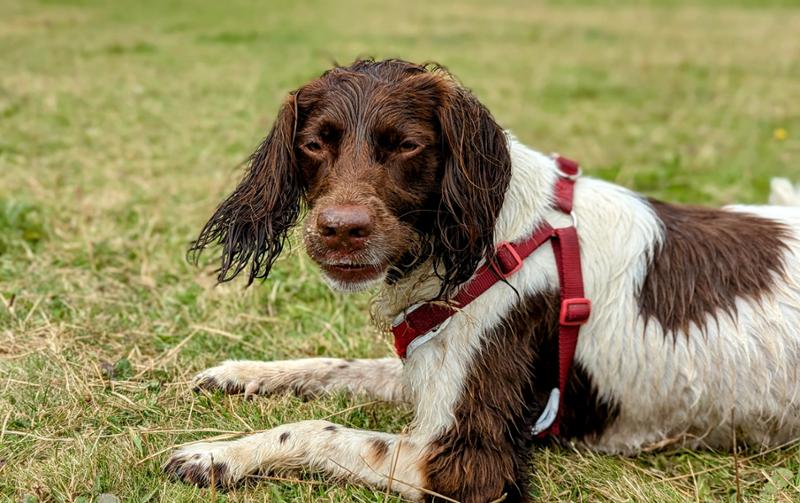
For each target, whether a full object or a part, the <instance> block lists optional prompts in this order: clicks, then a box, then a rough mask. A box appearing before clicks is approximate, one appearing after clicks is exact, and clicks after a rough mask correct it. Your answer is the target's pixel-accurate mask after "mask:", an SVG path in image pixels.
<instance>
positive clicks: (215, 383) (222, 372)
mask: <svg viewBox="0 0 800 503" xmlns="http://www.w3.org/2000/svg"><path fill="white" fill-rule="evenodd" d="M313 384H314V382H313V380H309V379H308V372H303V371H302V370H299V369H296V368H293V367H292V362H256V361H246V360H230V361H226V362H223V363H222V364H221V365H218V366H216V367H211V368H210V369H206V370H204V371H202V372H200V373H199V374H197V375H196V376H195V378H194V389H195V391H199V390H201V389H204V390H209V391H222V392H224V393H227V394H240V393H244V396H245V398H251V397H252V396H253V395H269V394H274V393H282V392H286V391H289V392H293V393H295V394H297V395H300V396H309V397H311V396H313V395H314V394H315V392H314V390H315V388H314V386H313Z"/></svg>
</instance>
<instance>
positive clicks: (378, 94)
mask: <svg viewBox="0 0 800 503" xmlns="http://www.w3.org/2000/svg"><path fill="white" fill-rule="evenodd" d="M510 176H511V161H510V156H509V151H508V143H507V138H506V136H505V134H504V132H503V130H502V129H501V128H500V127H499V126H498V125H497V123H495V121H494V119H493V118H492V116H491V115H490V114H489V112H488V111H487V110H486V108H484V107H483V105H481V104H480V103H479V102H478V100H477V99H476V98H475V97H474V96H473V95H472V94H471V93H470V92H469V91H467V90H466V89H464V88H462V87H461V86H459V85H458V84H457V83H456V81H455V80H454V79H453V78H452V77H450V75H449V74H448V73H447V72H445V71H444V70H443V69H441V68H440V67H430V66H420V65H415V64H412V63H408V62H405V61H399V60H387V61H356V62H355V63H353V64H352V65H350V66H348V67H336V68H334V69H332V70H329V71H327V72H326V73H324V74H323V75H322V76H321V77H320V78H318V79H316V80H314V81H312V82H310V83H309V84H307V85H305V86H303V87H301V88H300V89H298V90H296V91H294V92H292V93H291V94H290V95H289V96H288V97H287V99H286V101H285V103H284V104H283V106H282V107H281V109H280V112H279V114H278V117H277V119H276V121H275V124H274V126H273V128H272V131H271V132H270V133H269V135H268V136H267V138H266V139H265V140H264V141H263V142H262V143H261V145H260V147H259V148H258V150H257V151H256V152H255V153H254V154H253V155H252V157H251V159H250V165H249V169H248V172H247V174H246V176H245V177H244V179H243V180H242V181H241V182H240V184H239V186H238V187H237V188H236V189H235V190H234V192H233V194H231V195H230V196H229V197H228V198H227V199H226V200H225V201H224V202H223V203H222V204H221V205H220V206H219V208H217V210H216V212H215V213H214V215H213V216H212V217H211V219H210V220H209V222H208V223H207V224H206V225H205V227H204V228H203V230H202V232H201V233H200V236H199V237H198V239H197V240H196V241H195V242H194V243H193V245H192V248H191V249H190V251H191V252H195V253H196V252H199V251H201V250H202V249H204V248H205V247H207V246H208V245H210V244H212V243H215V242H218V243H220V244H221V245H222V260H221V267H220V271H219V280H220V281H227V280H230V279H232V278H233V277H235V276H236V275H238V274H239V273H240V272H242V271H243V270H245V269H248V273H247V274H248V279H249V282H252V281H253V279H254V278H265V277H266V276H267V275H268V274H269V271H270V268H271V267H272V264H273V262H274V261H275V259H276V258H277V257H278V255H279V254H280V252H281V250H282V249H283V247H284V244H285V241H286V239H287V233H288V232H289V230H290V229H291V228H292V227H293V226H294V225H295V223H296V222H297V220H298V218H299V216H300V214H301V208H303V207H304V208H305V209H306V210H307V216H306V218H305V224H304V226H303V238H304V242H305V247H306V250H307V252H308V254H309V255H310V256H311V258H312V259H313V260H314V261H315V262H316V263H317V264H319V266H320V268H321V269H322V271H323V273H324V276H325V278H326V280H327V281H328V282H329V284H330V285H331V286H332V287H334V288H335V289H338V290H346V291H355V290H360V289H363V288H366V287H368V286H370V285H372V284H373V283H376V282H379V281H381V280H385V281H389V282H392V281H394V280H396V279H398V278H399V277H401V276H403V275H404V274H407V273H408V272H409V271H410V270H412V269H414V268H415V266H417V265H418V264H420V263H422V262H423V261H425V260H428V259H432V263H433V264H434V268H435V271H436V274H437V275H438V276H439V277H440V278H441V281H442V286H441V290H440V296H448V295H449V294H451V293H452V292H453V290H454V289H455V288H457V287H458V285H460V284H462V283H463V282H465V281H467V280H468V279H469V278H470V277H471V276H472V274H473V272H474V271H475V269H476V267H477V265H478V263H479V262H480V260H481V259H483V258H485V257H487V256H488V255H490V254H491V251H492V249H493V230H494V224H495V220H496V218H497V215H498V213H499V211H500V207H501V205H502V202H503V198H504V194H505V191H506V188H507V186H508V182H509V178H510Z"/></svg>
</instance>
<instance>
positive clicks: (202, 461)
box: [163, 442, 248, 487]
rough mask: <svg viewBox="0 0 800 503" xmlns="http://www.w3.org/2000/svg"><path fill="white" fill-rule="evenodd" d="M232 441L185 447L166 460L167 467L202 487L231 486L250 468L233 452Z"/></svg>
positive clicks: (171, 474)
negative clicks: (234, 456)
mask: <svg viewBox="0 0 800 503" xmlns="http://www.w3.org/2000/svg"><path fill="white" fill-rule="evenodd" d="M233 452H235V449H232V448H231V443H230V442H201V443H197V444H191V445H187V446H185V447H181V448H180V449H178V450H176V451H175V452H174V453H172V456H170V458H169V460H168V461H167V462H166V463H164V465H163V469H164V471H165V472H166V473H167V474H168V475H170V476H171V477H172V478H174V479H177V480H182V481H184V482H189V483H192V484H196V485H198V486H201V487H205V486H210V485H215V486H217V487H228V486H231V485H233V484H235V483H236V482H238V481H240V480H241V479H242V478H244V477H245V476H246V475H248V472H247V470H246V467H245V466H244V464H243V463H242V460H236V459H234V458H233V456H232V455H231V453H233Z"/></svg>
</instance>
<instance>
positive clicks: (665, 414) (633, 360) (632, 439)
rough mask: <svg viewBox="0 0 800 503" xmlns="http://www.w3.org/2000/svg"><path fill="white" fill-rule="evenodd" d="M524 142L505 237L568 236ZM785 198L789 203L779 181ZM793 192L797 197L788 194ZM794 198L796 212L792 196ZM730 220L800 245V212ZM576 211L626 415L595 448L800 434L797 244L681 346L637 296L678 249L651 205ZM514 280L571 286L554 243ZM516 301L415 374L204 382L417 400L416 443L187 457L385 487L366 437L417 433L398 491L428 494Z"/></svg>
mask: <svg viewBox="0 0 800 503" xmlns="http://www.w3.org/2000/svg"><path fill="white" fill-rule="evenodd" d="M509 144H510V149H511V157H512V176H511V183H510V186H509V189H508V192H507V194H506V199H505V201H504V204H503V207H502V210H501V213H500V215H499V218H498V221H497V224H496V229H495V231H496V241H497V242H498V243H499V242H502V241H517V240H520V239H522V238H524V237H527V236H528V235H529V234H530V233H531V232H532V230H533V229H534V228H535V227H536V226H537V225H538V224H540V223H541V222H542V221H543V220H546V221H548V222H549V223H550V224H551V225H553V226H554V227H558V226H564V225H569V224H570V219H569V218H568V217H567V216H565V215H563V214H561V213H560V212H558V211H556V210H552V209H550V208H551V207H552V200H553V187H554V183H555V181H556V179H557V176H558V174H557V169H556V166H555V163H554V162H553V161H552V160H551V159H550V158H549V157H547V156H544V155H542V154H540V153H537V152H535V151H533V150H531V149H529V148H527V147H525V146H524V145H522V144H520V143H518V142H517V141H516V140H515V139H514V138H513V137H509ZM784 188H785V187H784ZM778 189H779V190H777V192H781V190H782V189H781V187H780V184H779V186H778ZM792 193H793V194H794V195H795V196H797V193H794V192H792ZM781 194H784V196H785V195H786V194H785V191H784V192H781ZM776 197H777V196H776ZM773 200H776V199H773ZM776 201H777V200H776ZM780 201H781V202H783V203H785V204H791V203H792V201H793V200H791V198H789V197H784V198H783V199H781V200H780ZM794 201H797V200H794ZM727 211H747V212H752V213H755V214H758V215H762V216H764V217H768V218H773V219H777V220H780V221H782V222H784V223H785V224H786V225H787V226H789V227H790V228H791V229H792V230H793V232H794V233H795V236H798V235H800V208H787V207H731V208H729V209H728V210H727ZM574 213H575V215H576V217H577V222H578V231H579V236H580V242H581V250H582V255H581V256H582V262H583V277H584V284H585V290H586V295H587V297H589V298H590V299H592V302H593V310H592V316H591V318H590V320H589V322H588V323H587V324H586V325H585V326H584V327H583V328H582V329H581V334H580V340H579V343H578V347H577V351H576V360H577V361H578V362H579V363H580V364H581V365H582V366H583V368H584V369H585V370H586V371H587V372H588V374H589V375H591V376H592V380H593V382H594V384H595V385H596V386H597V391H598V394H599V396H600V397H601V398H606V399H613V400H614V401H615V402H616V403H617V404H618V405H619V416H618V419H617V420H616V421H615V422H614V423H613V424H612V425H611V426H610V428H609V429H607V430H606V431H605V433H603V434H602V435H600V436H599V437H597V438H589V439H586V443H587V445H588V446H590V447H593V448H596V449H598V450H602V451H609V452H626V453H629V452H636V451H637V450H639V449H641V448H642V447H644V446H646V445H648V444H652V443H659V442H663V441H665V440H668V439H671V438H678V439H682V440H685V441H687V442H688V443H689V444H691V445H695V444H707V445H711V446H714V447H729V446H730V442H731V428H732V425H735V426H736V428H737V433H738V435H739V438H740V439H742V440H745V441H748V442H750V443H755V444H759V445H774V444H779V443H782V442H784V441H786V440H788V439H790V438H794V437H796V436H797V435H798V433H800V396H798V395H800V379H799V378H798V370H797V368H798V366H799V365H800V284H798V282H799V281H800V242H798V241H796V240H795V241H792V243H791V244H790V245H791V251H790V252H788V254H787V256H786V257H785V263H786V266H787V275H786V278H776V286H775V288H774V289H773V291H771V292H769V294H768V295H765V296H764V297H763V298H761V299H760V300H758V301H753V300H745V299H737V300H736V307H737V311H738V316H737V317H736V319H730V318H729V317H727V316H726V315H724V314H720V315H719V316H717V317H716V318H717V319H716V321H714V320H712V319H711V317H709V322H708V323H707V324H706V325H705V327H703V330H702V331H701V330H700V329H699V328H697V327H693V328H692V329H691V331H690V333H688V334H684V333H678V334H675V337H673V335H672V334H664V330H663V328H662V327H661V326H660V325H659V324H658V323H657V322H656V321H654V320H650V321H649V322H648V323H647V324H645V322H644V320H642V319H641V317H640V315H639V304H638V302H637V298H636V296H637V292H638V290H639V288H640V287H641V285H642V282H643V281H644V279H645V274H646V272H647V266H648V264H647V260H648V256H651V255H652V252H653V250H655V249H656V247H657V246H658V245H659V244H660V243H661V242H662V241H663V239H664V230H663V228H662V225H661V223H660V221H659V220H658V219H657V218H656V216H655V214H654V212H653V210H652V208H651V207H650V206H649V205H648V204H647V203H646V202H645V201H644V200H643V199H642V198H641V197H640V196H638V195H636V194H634V193H633V192H631V191H629V190H627V189H624V188H621V187H619V186H616V185H613V184H610V183H607V182H603V181H599V180H593V179H591V178H581V179H579V180H578V182H577V184H576V186H575V197H574ZM753 246H758V243H753ZM509 282H510V283H511V285H512V286H513V287H514V288H515V289H517V290H518V291H519V292H520V293H521V294H523V295H525V294H533V293H536V292H541V291H545V290H554V289H557V288H558V274H557V271H556V265H555V259H554V256H553V252H552V249H551V247H550V246H543V247H542V248H540V249H539V250H537V251H536V252H535V253H533V254H532V255H531V256H529V257H528V258H527V259H526V260H525V265H524V267H523V268H522V269H521V270H520V271H519V272H517V273H516V274H514V275H513V276H511V277H510V278H509ZM437 289H438V282H437V280H436V278H435V277H433V275H432V274H431V271H430V268H429V267H427V268H426V267H423V268H420V270H419V271H417V272H416V273H415V274H414V275H413V276H411V277H408V278H405V279H403V280H402V281H400V282H399V283H398V284H397V285H394V286H392V287H386V288H385V289H384V290H383V291H381V293H380V294H379V296H378V299H377V300H376V303H375V309H374V312H375V315H376V316H377V317H378V318H379V321H382V323H383V324H384V325H388V324H389V323H390V322H391V320H392V319H393V318H394V317H395V316H397V315H398V314H399V313H401V312H402V311H403V310H404V309H406V308H407V307H408V306H411V305H413V304H415V303H417V302H420V301H423V300H425V299H428V298H430V297H432V296H433V295H434V294H435V293H436V292H437ZM510 292H511V289H510V288H509V286H508V285H505V284H503V283H497V284H495V285H494V286H493V287H492V288H490V289H489V290H488V291H487V292H486V293H484V294H483V295H482V296H480V297H479V298H478V299H476V300H475V301H474V302H472V303H471V304H469V305H468V306H467V307H466V308H465V309H464V310H463V311H462V312H460V313H458V314H456V315H455V316H453V317H452V318H451V321H450V323H449V324H448V325H447V326H446V327H444V328H443V329H442V330H441V331H440V333H439V334H438V335H437V336H436V337H434V338H433V339H431V340H430V341H428V342H427V343H425V344H423V345H421V346H419V347H418V348H417V349H416V350H415V351H414V352H413V353H412V354H411V355H410V356H409V358H408V360H407V361H406V363H405V366H404V367H403V368H402V372H401V367H400V364H399V362H398V361H397V360H389V359H386V360H377V361H375V363H374V364H373V363H369V362H366V361H362V360H359V361H357V362H358V363H357V365H354V366H353V368H351V369H350V370H349V371H345V370H344V369H343V371H342V373H330V372H329V370H330V367H331V365H334V364H333V363H331V361H330V360H328V359H308V360H300V361H297V362H273V363H258V362H228V363H225V364H223V365H222V366H220V367H216V368H214V369H210V370H208V371H206V372H205V373H203V374H200V375H199V376H198V378H199V379H200V380H201V381H202V379H203V378H204V377H208V376H212V377H214V378H215V379H217V380H220V381H223V382H231V381H233V382H240V383H244V384H245V386H246V387H247V389H248V390H249V391H250V392H258V393H269V392H271V391H273V390H274V389H275V388H276V387H280V386H281V385H286V383H287V382H289V383H292V385H297V386H302V385H304V384H305V385H311V384H314V385H312V386H311V387H312V388H314V389H318V390H322V391H325V392H330V391H333V390H335V389H345V390H349V391H352V392H362V391H364V392H368V393H371V394H373V395H375V396H379V397H383V398H386V399H392V400H396V399H407V400H410V401H411V402H412V403H413V404H414V407H415V412H416V416H415V420H414V424H413V426H412V428H411V430H410V431H409V432H408V435H407V436H404V437H398V436H394V435H386V434H377V433H368V432H359V431H355V430H345V429H341V431H340V433H341V435H340V436H339V437H338V440H337V441H333V440H332V438H333V437H332V436H329V437H330V438H329V437H326V436H325V435H320V430H321V429H323V423H319V422H302V423H296V424H294V425H287V426H283V427H279V428H276V429H274V430H270V431H268V432H265V433H261V434H257V435H251V436H249V437H244V438H242V439H240V440H236V441H233V442H225V443H214V444H197V445H195V446H191V447H189V448H184V449H183V450H181V451H178V452H177V453H176V454H175V455H174V456H173V459H179V460H183V459H187V457H191V456H193V455H195V454H199V458H196V459H199V460H200V461H196V462H208V460H209V458H210V454H212V453H213V454H214V459H215V461H218V460H221V459H223V458H224V460H225V461H226V462H228V463H232V464H233V466H235V467H236V471H235V473H236V474H238V475H239V476H241V475H243V474H246V473H249V472H250V471H252V470H254V469H255V468H261V469H263V468H267V467H277V468H286V467H296V466H300V465H302V466H308V467H312V468H315V469H319V470H323V471H325V472H327V473H329V474H332V475H334V476H337V477H343V476H348V474H349V476H351V477H354V478H356V479H359V480H362V481H364V482H368V483H371V484H374V485H378V486H381V487H386V486H387V483H388V478H389V477H387V473H388V466H387V465H380V464H379V463H378V464H376V465H375V466H371V465H370V464H369V463H367V462H365V461H364V456H365V451H364V449H365V442H366V441H367V440H368V439H371V438H376V436H378V438H381V439H384V440H385V441H387V442H388V443H390V444H391V445H394V446H396V445H397V442H399V441H400V438H402V439H403V441H404V442H407V444H408V446H409V447H408V448H407V449H406V450H404V451H403V450H402V449H401V455H400V456H399V458H398V462H397V466H396V467H395V469H396V470H399V471H398V472H397V473H399V474H400V475H398V477H397V478H399V479H401V480H402V479H403V478H405V479H407V480H405V482H406V483H408V484H409V485H405V486H403V485H402V484H400V485H401V486H402V487H398V486H397V485H395V486H394V487H395V489H398V490H399V491H400V492H401V493H402V494H404V495H405V496H406V497H409V498H417V497H419V496H420V495H421V493H420V492H419V491H418V489H415V488H414V487H420V486H421V485H422V483H423V476H422V475H421V474H420V471H419V470H420V468H419V466H420V462H421V459H423V458H424V453H425V446H426V445H428V444H429V442H430V441H431V440H432V439H434V438H435V437H436V436H438V435H440V434H441V433H443V432H444V431H445V430H447V429H448V428H449V427H451V426H453V421H454V411H455V408H456V407H457V405H458V403H459V401H460V400H461V398H462V394H463V391H464V385H465V381H466V379H467V376H468V371H469V369H470V367H471V365H472V364H473V362H474V360H475V359H476V358H480V349H481V347H482V345H483V343H484V342H485V341H483V340H482V339H483V337H484V334H485V333H487V332H488V329H489V328H491V327H493V326H495V325H496V324H498V323H500V321H501V320H502V319H503V317H504V316H506V315H507V314H508V312H509V310H510V309H511V308H512V307H513V305H514V303H515V302H516V299H517V297H516V295H514V294H511V293H510ZM701 332H702V333H701ZM337 362H338V361H337ZM376 371H377V372H382V373H381V374H375V372H376ZM323 377H324V379H323ZM321 381H324V384H322V383H321ZM315 383H316V384H315ZM497 385H498V386H502V385H503V384H502V383H497ZM381 390H383V391H381ZM326 424H327V423H326ZM281 431H289V432H290V433H291V438H292V439H293V440H292V443H289V442H286V443H285V445H283V446H281V445H278V444H279V442H278V440H277V439H278V434H279V432H281ZM320 438H321V439H322V440H319V439H320Z"/></svg>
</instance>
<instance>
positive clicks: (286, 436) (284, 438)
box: [278, 431, 291, 444]
mask: <svg viewBox="0 0 800 503" xmlns="http://www.w3.org/2000/svg"><path fill="white" fill-rule="evenodd" d="M290 436H291V433H289V432H288V431H284V432H283V433H281V436H280V437H278V441H279V442H280V443H281V444H284V443H286V441H287V440H289V437H290Z"/></svg>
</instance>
